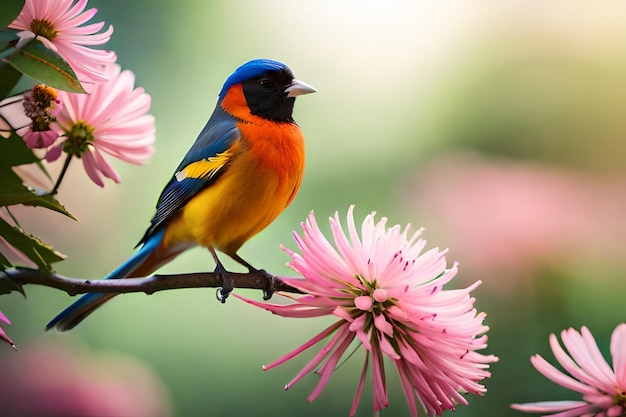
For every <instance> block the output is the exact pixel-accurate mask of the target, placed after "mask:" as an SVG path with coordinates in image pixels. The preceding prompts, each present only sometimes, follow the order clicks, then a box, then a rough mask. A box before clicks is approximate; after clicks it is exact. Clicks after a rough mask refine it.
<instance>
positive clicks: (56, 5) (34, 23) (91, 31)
mask: <svg viewBox="0 0 626 417" xmlns="http://www.w3.org/2000/svg"><path fill="white" fill-rule="evenodd" d="M86 5H87V0H78V1H74V0H26V3H25V4H24V8H23V9H22V11H21V12H20V14H19V15H18V17H17V18H16V19H15V20H14V21H13V23H11V24H10V25H9V27H10V28H13V29H17V30H20V31H21V32H19V33H18V36H19V37H20V41H19V42H18V45H17V46H18V48H19V47H21V46H22V45H23V44H24V43H26V42H27V41H29V40H30V39H33V38H34V39H37V40H38V41H40V42H41V43H43V44H44V45H45V46H46V47H47V48H49V49H52V50H53V51H56V52H57V53H58V54H59V55H61V56H62V57H63V58H64V59H65V60H66V61H67V63H68V64H69V65H70V66H71V67H72V69H73V70H74V72H75V73H76V76H77V77H78V79H79V80H80V81H81V82H88V83H100V82H103V81H106V79H107V77H108V74H107V72H106V71H105V66H106V65H107V64H111V63H114V62H115V60H116V59H117V56H116V55H115V53H114V52H112V51H104V50H99V49H93V48H91V46H93V45H102V44H104V43H106V42H108V40H109V39H110V37H111V34H112V33H113V27H112V26H109V27H108V29H107V30H106V31H104V32H102V33H98V32H99V31H100V30H101V29H102V28H103V27H104V22H99V23H93V24H90V25H86V26H81V25H82V24H84V23H85V22H87V21H88V20H89V19H91V18H92V17H94V15H95V14H96V13H97V10H96V9H89V10H87V11H84V12H83V10H84V9H85V6H86Z"/></svg>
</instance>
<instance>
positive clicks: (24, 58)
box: [4, 40, 85, 93]
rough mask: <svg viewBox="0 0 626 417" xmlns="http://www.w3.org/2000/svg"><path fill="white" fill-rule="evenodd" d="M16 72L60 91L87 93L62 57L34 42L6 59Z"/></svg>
mask: <svg viewBox="0 0 626 417" xmlns="http://www.w3.org/2000/svg"><path fill="white" fill-rule="evenodd" d="M4 59H5V61H6V62H8V63H9V64H11V65H12V66H13V67H14V68H15V69H16V70H18V71H20V72H21V73H23V74H26V75H28V76H29V77H31V78H34V79H36V80H39V81H41V82H42V83H45V84H48V85H49V86H51V87H54V88H58V89H59V90H65V91H70V92H72V93H85V90H84V89H83V86H82V85H81V84H80V81H78V78H76V74H75V73H74V70H72V68H71V67H70V65H69V64H68V63H67V61H65V60H64V59H63V58H62V57H61V55H59V54H57V53H56V52H54V51H52V50H50V49H48V48H46V47H45V46H44V45H43V44H42V43H41V42H39V41H37V40H33V41H31V42H29V43H28V44H26V46H24V47H23V48H21V49H16V50H15V52H13V53H12V54H10V55H9V56H7V57H6V58H4Z"/></svg>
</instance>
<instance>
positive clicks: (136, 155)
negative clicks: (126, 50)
mask: <svg viewBox="0 0 626 417" xmlns="http://www.w3.org/2000/svg"><path fill="white" fill-rule="evenodd" d="M106 75H107V77H108V81H106V82H104V83H100V84H97V85H96V86H95V87H94V89H93V91H92V92H91V93H90V94H75V93H68V92H66V91H59V92H58V94H59V100H61V102H62V103H63V108H62V109H61V111H60V112H59V113H58V114H57V115H56V121H54V122H52V123H51V124H50V127H51V129H53V130H55V131H57V132H58V133H59V135H60V136H62V137H61V142H60V143H59V144H57V145H55V146H53V147H52V148H50V150H49V151H48V154H47V155H46V160H48V161H54V160H56V159H58V158H59V156H60V155H61V153H62V152H65V153H67V154H68V155H69V156H76V157H78V158H81V159H82V160H83V165H84V167H85V171H86V172H87V175H88V176H89V178H91V180H92V181H93V182H95V183H96V184H97V185H99V186H101V187H102V186H104V182H103V180H102V177H103V176H104V177H107V178H110V179H112V180H113V181H115V182H120V177H119V175H118V174H117V172H115V170H114V169H113V167H112V166H111V165H110V164H109V163H108V162H107V160H106V159H105V158H104V156H103V153H107V154H109V155H112V156H114V157H116V158H119V159H121V160H123V161H125V162H129V163H132V164H142V163H145V162H146V161H147V160H148V159H149V158H150V156H151V155H152V154H153V153H154V148H153V147H152V144H153V143H154V139H155V127H154V117H153V116H152V115H150V114H147V112H148V110H149V109H150V103H151V99H150V96H149V95H148V94H146V93H145V92H144V90H143V88H141V87H138V88H134V84H135V76H134V75H133V73H132V72H131V71H129V70H125V71H121V70H120V67H119V65H117V64H111V65H109V66H108V67H107V72H106Z"/></svg>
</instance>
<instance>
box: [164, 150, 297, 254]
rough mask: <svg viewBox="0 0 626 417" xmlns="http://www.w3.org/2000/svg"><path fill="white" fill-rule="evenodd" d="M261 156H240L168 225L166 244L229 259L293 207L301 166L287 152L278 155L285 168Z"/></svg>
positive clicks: (252, 153) (246, 153)
mask: <svg viewBox="0 0 626 417" xmlns="http://www.w3.org/2000/svg"><path fill="white" fill-rule="evenodd" d="M255 155H256V156H255ZM259 155H262V156H261V157H259ZM264 157H268V153H258V152H257V153H256V154H255V153H254V152H243V153H241V154H239V155H238V156H237V158H236V160H234V161H233V162H232V164H230V165H229V166H228V168H227V169H226V170H225V172H224V173H223V174H222V176H220V177H219V178H218V179H217V180H216V181H215V182H214V183H213V184H211V185H210V186H208V187H207V188H205V189H204V190H202V191H200V192H199V193H198V194H197V195H195V196H194V197H193V198H192V199H191V200H190V201H189V202H188V203H187V204H186V205H185V206H184V207H183V208H182V209H181V212H180V213H179V214H178V215H177V216H176V217H175V218H173V219H172V220H171V221H170V222H169V224H168V226H167V232H166V236H165V241H166V245H167V246H169V247H174V246H176V245H181V244H183V245H184V244H195V243H198V244H200V245H201V246H204V247H213V248H215V249H217V250H219V251H221V252H224V253H226V254H228V255H233V254H235V253H236V252H237V250H238V249H239V248H240V247H241V246H242V245H243V244H244V242H246V241H247V240H248V239H250V238H251V237H252V236H254V235H255V234H257V233H258V232H260V231H261V230H263V229H264V228H265V227H267V226H268V225H269V224H270V223H271V222H272V221H273V220H274V219H275V218H276V217H278V215H279V214H280V213H281V212H282V211H283V210H284V209H285V207H287V205H288V204H289V203H290V202H291V199H292V198H293V196H294V194H295V192H296V191H297V189H298V187H299V185H300V182H301V178H302V170H303V163H304V161H303V159H302V158H299V157H298V158H295V160H290V158H289V155H288V153H287V154H283V155H282V161H283V163H278V164H277V163H276V162H275V160H274V161H273V162H274V163H273V164H268V163H267V161H265V160H263V158H264ZM272 158H274V157H272ZM294 162H295V163H294Z"/></svg>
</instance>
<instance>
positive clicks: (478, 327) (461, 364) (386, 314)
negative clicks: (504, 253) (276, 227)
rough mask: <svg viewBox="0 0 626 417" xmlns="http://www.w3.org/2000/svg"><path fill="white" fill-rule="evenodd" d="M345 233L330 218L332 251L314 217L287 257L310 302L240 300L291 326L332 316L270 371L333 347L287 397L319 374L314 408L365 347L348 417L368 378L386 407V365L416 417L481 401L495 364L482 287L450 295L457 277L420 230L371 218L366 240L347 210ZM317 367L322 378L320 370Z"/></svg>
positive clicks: (302, 373) (380, 404)
mask: <svg viewBox="0 0 626 417" xmlns="http://www.w3.org/2000/svg"><path fill="white" fill-rule="evenodd" d="M347 220H348V233H347V235H346V233H345V232H344V230H343V228H342V226H341V224H340V221H339V215H338V214H337V213H336V214H335V216H334V218H331V219H330V226H331V230H332V235H333V239H334V246H333V244H331V243H330V242H329V241H328V240H327V239H326V238H325V237H324V236H323V234H322V233H321V231H320V229H319V228H318V226H317V223H316V221H315V217H314V216H313V213H311V215H310V216H309V218H308V219H307V221H306V222H305V223H303V224H302V229H303V235H302V236H300V235H298V234H297V233H294V235H295V240H296V243H297V245H298V248H299V249H300V252H301V253H296V252H292V251H290V250H288V249H285V248H283V250H284V251H285V252H287V253H288V254H289V255H290V256H291V261H290V262H289V263H288V265H289V266H290V267H291V268H293V269H294V270H295V271H297V272H299V273H300V274H302V276H303V277H304V279H297V278H284V280H285V282H287V283H288V284H289V285H292V286H293V287H295V288H297V289H298V290H300V291H302V292H303V293H305V295H303V296H301V297H297V298H296V297H293V298H292V297H289V296H287V295H286V294H282V295H284V296H286V297H288V298H291V299H292V300H293V303H292V304H289V305H278V304H270V303H263V302H258V301H253V300H250V299H246V298H243V297H241V296H239V297H238V298H240V299H242V300H244V301H246V302H248V303H250V304H252V305H255V306H258V307H261V308H264V309H266V310H268V311H270V312H272V313H274V314H278V315H280V316H285V317H296V318H305V317H318V316H327V315H333V316H335V317H336V318H338V319H339V320H338V321H337V322H335V323H334V324H332V325H331V326H330V327H328V328H326V329H325V330H323V331H322V332H321V333H319V334H318V335H317V336H315V337H313V338H312V339H310V340H309V341H308V342H306V343H305V344H303V345H302V346H300V347H299V348H297V349H295V350H294V351H292V352H290V353H288V354H287V355H285V356H283V357H281V358H279V359H278V360H276V361H275V362H273V363H271V364H269V365H267V366H265V367H264V369H266V370H267V369H271V368H273V367H275V366H277V365H280V364H282V363H284V362H287V361H288V360H289V359H292V358H293V357H295V356H297V355H299V354H301V353H302V352H304V351H305V350H306V349H308V348H310V347H312V346H313V345H315V344H317V343H319V342H322V340H325V339H327V338H330V339H329V340H328V341H327V342H325V344H324V346H323V347H322V348H321V349H320V351H319V352H318V353H317V354H316V355H315V356H314V357H313V359H312V360H311V361H310V362H309V363H308V364H307V365H306V366H305V367H304V368H303V369H302V370H301V371H300V372H298V374H297V375H296V376H295V377H294V378H293V379H292V380H291V381H290V382H289V383H288V384H287V385H286V386H285V389H288V388H290V387H291V386H293V385H294V384H295V383H297V382H298V381H299V380H301V379H302V378H303V377H304V376H305V375H306V374H308V373H310V372H312V371H314V370H315V372H316V373H317V374H319V375H320V376H321V378H320V379H319V382H318V383H317V386H316V387H315V389H314V390H313V392H312V393H311V395H310V396H309V397H308V400H309V401H313V400H315V399H316V398H317V397H318V396H319V395H320V394H321V392H322V390H323V389H324V388H325V386H326V384H327V383H328V381H329V379H330V377H331V375H332V373H333V371H334V370H335V369H336V367H337V364H338V363H339V362H340V359H341V358H342V356H344V354H345V353H346V350H347V349H348V347H349V346H350V345H351V344H352V342H353V341H356V342H357V343H360V344H361V345H362V346H363V348H364V353H365V360H364V364H363V370H362V373H361V376H360V380H359V383H358V386H357V390H356V395H355V397H354V401H353V403H352V408H351V410H350V415H354V414H355V413H356V410H357V406H358V403H359V401H360V398H361V394H362V391H363V387H364V384H365V379H366V377H367V374H368V371H369V370H370V369H371V373H372V382H373V395H374V410H375V411H379V410H381V409H382V408H385V407H387V406H388V398H387V389H386V383H385V369H384V358H385V356H386V357H387V358H389V359H390V360H391V361H392V363H393V364H394V366H395V368H396V370H397V371H398V374H399V376H400V381H401V384H402V388H403V390H404V394H405V395H406V398H407V401H408V405H409V409H410V412H411V415H412V416H417V406H416V401H415V399H416V397H417V399H418V400H419V402H421V404H422V406H423V408H424V409H425V411H426V412H427V413H428V414H429V415H440V414H441V413H442V412H443V411H444V410H448V409H454V407H455V404H463V405H467V400H466V398H465V396H463V395H462V394H464V393H472V394H483V393H484V392H485V391H486V390H485V387H483V386H482V385H480V384H479V382H480V381H481V380H482V379H484V378H487V377H489V376H490V373H489V372H488V371H487V368H488V366H489V365H488V364H489V363H491V362H494V361H496V360H497V358H496V357H495V356H492V355H489V356H485V355H482V354H480V353H478V352H476V351H477V350H481V349H484V348H486V347H487V336H486V335H485V333H486V332H487V331H488V327H487V326H485V325H483V319H484V318H485V314H484V313H477V312H476V309H475V308H474V306H473V304H474V298H472V297H471V296H470V292H471V291H472V290H473V289H474V288H476V287H477V286H478V285H479V284H480V282H476V283H475V284H474V285H471V286H470V287H468V288H465V289H460V290H444V289H443V286H444V285H445V284H446V283H448V282H450V280H452V278H453V277H454V276H455V274H456V272H457V266H456V265H453V266H452V267H451V268H449V269H448V268H447V265H446V264H447V262H446V258H445V253H446V251H440V250H439V249H437V248H435V249H431V250H428V251H425V252H424V251H423V249H424V247H425V246H426V241H425V240H423V239H420V238H419V236H420V233H421V230H419V231H417V232H415V233H413V234H412V235H409V227H406V228H405V229H403V230H402V229H401V228H400V226H398V225H396V226H393V227H390V228H388V227H387V226H386V223H387V219H386V218H383V219H382V220H380V221H378V222H375V219H374V213H372V214H370V215H368V216H367V217H366V218H365V220H364V222H363V224H362V226H361V230H360V236H359V232H358V231H357V227H356V225H355V223H354V218H353V207H350V209H349V210H348V216H347ZM316 368H317V369H316Z"/></svg>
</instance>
